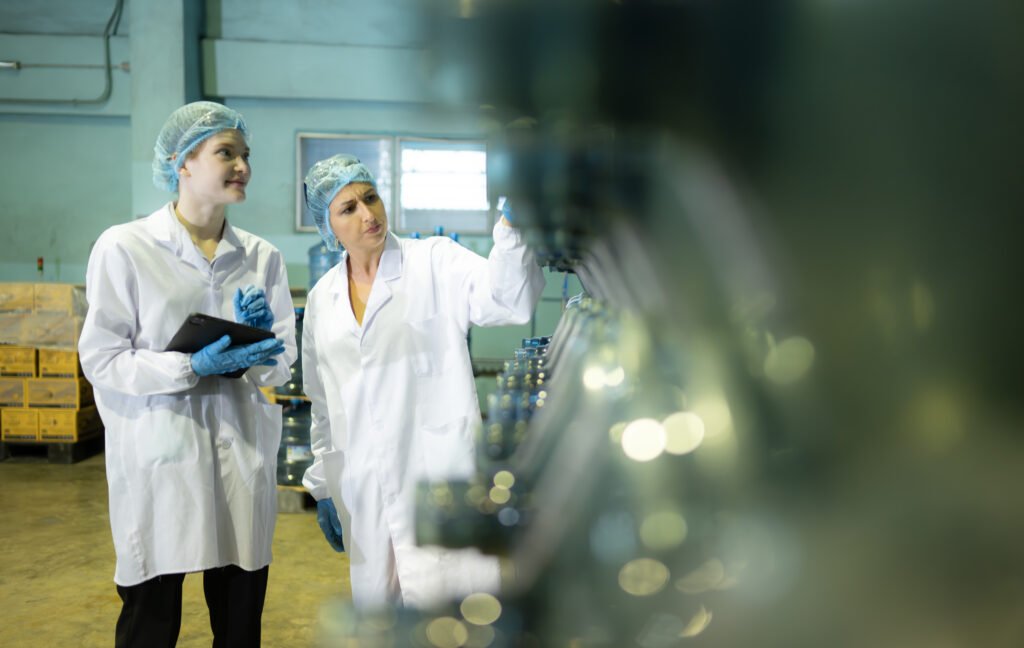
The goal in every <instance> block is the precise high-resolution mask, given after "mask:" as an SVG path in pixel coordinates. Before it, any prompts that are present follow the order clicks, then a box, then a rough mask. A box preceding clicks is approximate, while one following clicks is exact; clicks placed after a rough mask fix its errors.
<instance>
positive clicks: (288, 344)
mask: <svg viewBox="0 0 1024 648" xmlns="http://www.w3.org/2000/svg"><path fill="white" fill-rule="evenodd" d="M266 286H267V290H266V295H267V304H269V305H270V312H272V313H273V314H274V326H273V327H272V330H273V331H274V336H275V337H277V339H279V340H282V341H283V342H284V353H282V354H280V355H277V356H274V359H275V360H277V364H276V365H274V366H272V367H265V366H263V365H255V366H253V367H250V368H249V369H248V370H247V371H246V372H245V375H246V377H248V378H249V379H250V380H252V381H253V382H254V383H256V384H257V385H259V386H260V387H278V386H280V385H283V384H285V383H286V382H288V379H289V378H291V376H292V372H291V366H292V365H293V364H295V358H296V356H297V355H298V351H297V350H296V348H295V306H294V304H293V302H292V293H291V290H290V289H289V287H288V271H287V269H286V267H285V264H284V259H283V258H282V257H281V253H280V252H277V251H275V253H274V255H273V261H272V262H271V263H270V264H269V266H268V268H267V278H266Z"/></svg>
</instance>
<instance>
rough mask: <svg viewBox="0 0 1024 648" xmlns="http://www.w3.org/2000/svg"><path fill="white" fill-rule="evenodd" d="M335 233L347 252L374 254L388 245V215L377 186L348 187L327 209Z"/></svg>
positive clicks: (355, 185)
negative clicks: (385, 244)
mask: <svg viewBox="0 0 1024 648" xmlns="http://www.w3.org/2000/svg"><path fill="white" fill-rule="evenodd" d="M327 214H328V216H329V218H330V223H331V230H332V231H333V232H334V235H335V236H337V237H338V241H340V242H341V244H342V246H344V248H345V249H346V250H349V251H352V250H357V251H360V252H372V251H374V250H376V249H378V248H380V247H382V246H383V245H384V239H385V238H386V237H387V233H388V215H387V213H386V212H385V211H384V203H383V202H381V199H380V196H379V195H378V194H377V190H376V189H374V187H373V185H371V184H370V183H368V182H353V183H351V184H348V185H346V186H345V187H344V188H343V189H342V190H341V191H339V192H338V195H337V196H335V197H334V200H332V201H331V204H330V206H329V207H328V208H327Z"/></svg>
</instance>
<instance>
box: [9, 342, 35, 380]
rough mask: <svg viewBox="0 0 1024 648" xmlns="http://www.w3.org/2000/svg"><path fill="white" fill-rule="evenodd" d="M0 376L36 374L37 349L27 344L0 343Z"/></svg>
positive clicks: (30, 376)
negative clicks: (11, 344) (10, 344)
mask: <svg viewBox="0 0 1024 648" xmlns="http://www.w3.org/2000/svg"><path fill="white" fill-rule="evenodd" d="M0 376H22V377H25V378H34V377H35V376H36V349H35V347H26V346H7V345H0Z"/></svg>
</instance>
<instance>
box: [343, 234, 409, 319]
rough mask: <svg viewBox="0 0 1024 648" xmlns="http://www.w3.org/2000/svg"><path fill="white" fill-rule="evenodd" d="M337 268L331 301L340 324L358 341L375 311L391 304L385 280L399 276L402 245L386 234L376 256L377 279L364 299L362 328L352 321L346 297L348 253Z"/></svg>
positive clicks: (400, 272) (391, 235)
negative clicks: (367, 296)
mask: <svg viewBox="0 0 1024 648" xmlns="http://www.w3.org/2000/svg"><path fill="white" fill-rule="evenodd" d="M339 266H340V267H339V268H338V269H337V274H336V275H335V276H336V279H335V280H334V283H333V285H332V286H331V287H332V292H333V297H334V302H335V304H336V305H337V306H340V307H341V308H340V310H341V316H342V321H343V322H344V323H345V325H346V327H347V328H348V330H349V331H350V332H351V333H352V334H353V335H355V336H357V337H360V338H362V336H363V333H364V332H365V331H366V329H367V328H368V327H369V326H370V324H371V323H372V322H373V318H374V317H375V316H376V315H377V312H378V311H380V309H381V308H382V307H383V306H384V305H385V304H387V303H388V302H389V301H391V287H390V286H389V285H388V282H389V281H393V280H395V279H398V278H399V277H401V276H402V243H401V242H400V241H399V240H398V237H397V236H395V235H394V234H393V233H392V232H391V231H388V235H387V238H386V239H385V240H384V252H383V253H382V254H381V257H380V264H379V265H378V266H377V276H376V278H375V279H374V282H373V290H372V291H370V298H369V300H367V304H366V310H365V311H364V312H363V324H362V326H360V325H359V323H358V322H356V317H355V315H353V313H352V301H351V299H349V294H348V252H345V254H343V255H342V257H341V263H339Z"/></svg>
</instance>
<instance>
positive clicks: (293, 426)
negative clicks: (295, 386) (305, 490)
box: [277, 399, 313, 486]
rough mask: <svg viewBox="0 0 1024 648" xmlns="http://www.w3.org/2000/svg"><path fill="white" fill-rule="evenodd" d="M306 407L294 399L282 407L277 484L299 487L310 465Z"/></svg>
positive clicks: (309, 421)
mask: <svg viewBox="0 0 1024 648" xmlns="http://www.w3.org/2000/svg"><path fill="white" fill-rule="evenodd" d="M312 421H313V419H312V414H311V412H310V405H309V403H306V402H303V401H301V400H298V399H293V400H292V401H290V402H289V403H287V404H285V406H284V411H283V412H282V414H281V423H282V429H281V445H280V446H278V450H277V483H278V484H281V485H282V486H299V485H301V484H302V475H303V474H304V473H305V472H306V469H307V468H309V467H310V466H311V465H312V464H313V450H312V445H311V444H310V440H309V428H310V425H311V424H312Z"/></svg>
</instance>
